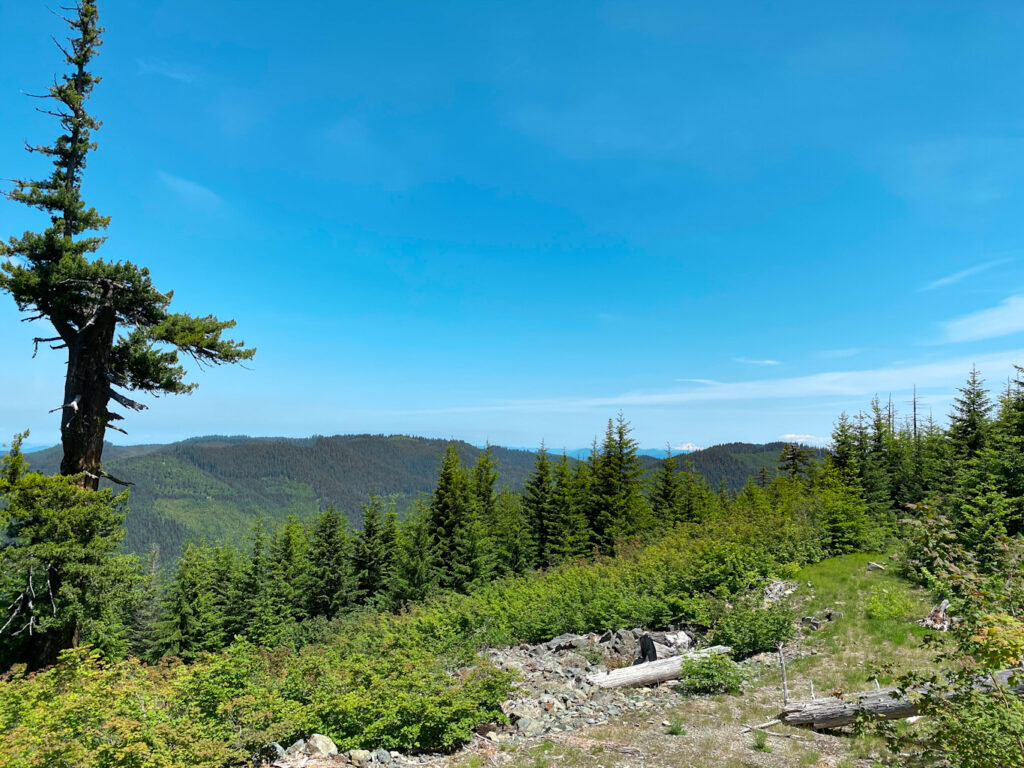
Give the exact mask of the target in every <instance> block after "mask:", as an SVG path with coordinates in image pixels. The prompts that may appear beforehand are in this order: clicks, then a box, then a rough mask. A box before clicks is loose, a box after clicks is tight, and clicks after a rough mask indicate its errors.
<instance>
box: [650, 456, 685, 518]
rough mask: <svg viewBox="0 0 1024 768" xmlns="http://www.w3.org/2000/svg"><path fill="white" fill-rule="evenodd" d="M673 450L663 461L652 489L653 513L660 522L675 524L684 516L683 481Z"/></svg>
mask: <svg viewBox="0 0 1024 768" xmlns="http://www.w3.org/2000/svg"><path fill="white" fill-rule="evenodd" d="M677 464H678V461H677V459H676V457H675V456H673V455H672V451H671V449H669V450H667V451H666V455H665V458H664V459H662V460H661V464H660V466H659V467H658V473H657V475H656V476H655V478H654V487H653V488H652V489H651V511H652V512H653V513H654V516H655V518H657V519H658V520H659V521H664V522H669V523H674V522H678V521H679V520H681V519H682V516H683V480H682V478H681V477H680V476H679V472H678V468H677Z"/></svg>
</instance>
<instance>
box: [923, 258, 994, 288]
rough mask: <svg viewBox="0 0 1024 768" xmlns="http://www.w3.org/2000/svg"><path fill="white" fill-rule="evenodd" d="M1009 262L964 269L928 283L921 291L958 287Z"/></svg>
mask: <svg viewBox="0 0 1024 768" xmlns="http://www.w3.org/2000/svg"><path fill="white" fill-rule="evenodd" d="M1007 261H1009V259H997V260H996V261H989V262H986V263H984V264H976V265H975V266H973V267H968V268H967V269H962V270H960V271H959V272H954V273H953V274H951V275H946V276H945V277H940V278H939V279H938V280H933V281H932V282H930V283H928V285H925V286H923V287H922V288H921V290H922V291H934V290H935V289H936V288H945V287H947V286H950V285H956V284H957V283H959V282H960V281H961V280H966V279H967V278H968V277H972V276H973V275H977V274H979V273H981V272H984V271H985V270H987V269H991V268H992V267H997V266H999V265H1000V264H1005V263H1006V262H1007Z"/></svg>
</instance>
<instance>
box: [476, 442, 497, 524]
mask: <svg viewBox="0 0 1024 768" xmlns="http://www.w3.org/2000/svg"><path fill="white" fill-rule="evenodd" d="M497 482H498V462H497V461H496V460H495V458H494V452H493V451H492V450H491V446H490V445H489V444H488V446H487V448H486V449H485V450H483V451H481V452H480V455H479V456H478V457H477V460H476V464H475V465H473V479H472V484H473V501H474V503H475V504H476V507H477V513H478V515H479V516H480V519H482V520H486V521H489V520H492V519H493V517H494V504H495V500H496V496H495V489H494V486H495V484H496V483H497Z"/></svg>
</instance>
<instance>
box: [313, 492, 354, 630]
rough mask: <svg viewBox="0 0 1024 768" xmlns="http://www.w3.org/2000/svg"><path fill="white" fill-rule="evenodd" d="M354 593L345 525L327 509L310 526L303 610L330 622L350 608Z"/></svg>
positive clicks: (330, 509) (346, 525)
mask: <svg viewBox="0 0 1024 768" xmlns="http://www.w3.org/2000/svg"><path fill="white" fill-rule="evenodd" d="M355 592H356V576H355V574H354V573H353V557H352V541H351V537H350V536H349V531H348V523H347V522H346V521H345V518H344V517H343V516H342V515H341V513H340V512H338V510H336V509H335V508H334V507H329V508H328V509H327V510H326V511H325V512H322V513H320V514H319V515H318V516H317V517H316V518H315V519H314V520H313V523H312V530H311V533H310V544H309V583H308V585H307V591H306V606H307V611H308V612H309V615H310V616H322V617H324V618H327V619H333V618H334V617H335V616H337V615H338V614H339V613H341V612H343V611H344V610H346V609H348V608H349V607H351V605H352V604H353V602H354V599H353V598H354V596H355Z"/></svg>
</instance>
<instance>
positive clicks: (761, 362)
mask: <svg viewBox="0 0 1024 768" xmlns="http://www.w3.org/2000/svg"><path fill="white" fill-rule="evenodd" d="M733 362H734V363H744V364H745V365H780V363H779V361H778V360H751V359H750V358H749V357H734V358H733Z"/></svg>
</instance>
